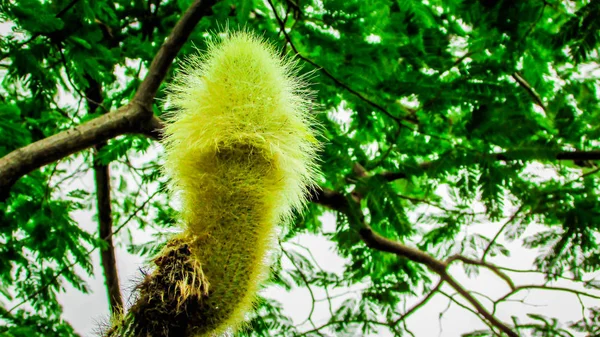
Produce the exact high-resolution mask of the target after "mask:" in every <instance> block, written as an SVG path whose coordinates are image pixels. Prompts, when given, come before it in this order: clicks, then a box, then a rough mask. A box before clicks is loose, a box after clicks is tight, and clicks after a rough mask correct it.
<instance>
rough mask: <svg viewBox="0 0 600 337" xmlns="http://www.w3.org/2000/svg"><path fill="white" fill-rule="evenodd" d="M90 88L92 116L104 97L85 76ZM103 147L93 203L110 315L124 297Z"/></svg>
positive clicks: (120, 306)
mask: <svg viewBox="0 0 600 337" xmlns="http://www.w3.org/2000/svg"><path fill="white" fill-rule="evenodd" d="M87 80H88V83H89V87H88V88H87V89H86V91H85V94H86V96H87V97H89V98H90V100H88V107H89V108H88V110H89V113H90V114H93V113H95V112H96V111H97V110H98V108H99V107H100V104H101V103H102V101H103V99H104V97H103V95H102V86H101V85H100V83H98V82H97V81H95V80H94V79H93V78H91V77H89V76H88V77H87ZM104 146H106V142H102V143H100V144H96V146H95V150H96V154H95V155H94V177H95V181H96V204H97V207H98V233H99V237H100V239H102V238H106V239H104V242H105V243H106V247H104V248H103V249H102V250H101V251H100V260H101V261H102V269H103V271H104V278H105V281H106V288H107V291H108V302H109V304H110V309H111V312H112V313H113V314H117V313H119V312H122V310H123V297H122V296H121V289H120V285H119V274H118V272H117V259H116V256H115V247H114V244H113V240H112V226H113V221H112V209H111V205H110V201H111V197H110V169H109V167H108V165H106V164H103V163H102V162H101V160H100V158H99V156H98V152H99V151H100V150H101V149H102V148H103V147H104Z"/></svg>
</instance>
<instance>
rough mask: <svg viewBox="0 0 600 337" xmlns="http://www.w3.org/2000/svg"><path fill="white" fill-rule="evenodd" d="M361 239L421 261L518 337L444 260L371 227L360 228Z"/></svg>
mask: <svg viewBox="0 0 600 337" xmlns="http://www.w3.org/2000/svg"><path fill="white" fill-rule="evenodd" d="M359 233H360V237H361V239H362V240H363V241H364V242H365V243H366V244H367V246H368V247H370V248H373V249H377V250H380V251H384V252H390V253H394V254H396V255H398V256H401V257H406V258H408V259H409V260H411V261H414V262H417V263H422V264H424V265H425V266H427V267H428V268H429V269H431V271H433V272H435V273H436V274H438V275H439V276H440V277H441V279H442V280H443V281H444V282H446V283H448V284H449V285H450V286H451V287H452V288H454V290H456V292H458V293H459V294H460V295H461V296H462V297H464V298H465V299H466V300H467V301H468V302H469V303H470V304H471V305H472V306H473V307H474V308H475V310H476V311H477V312H478V313H479V314H480V315H481V316H483V317H484V318H485V319H486V320H488V321H489V322H490V323H491V324H492V325H494V326H495V327H497V328H499V329H500V330H502V331H503V332H504V333H505V334H507V335H508V336H510V337H518V335H517V333H516V332H514V331H513V330H512V329H511V328H510V327H509V326H507V325H506V324H504V323H503V322H502V321H500V320H499V319H497V318H496V317H495V316H494V315H492V314H491V313H490V312H489V311H488V310H487V309H485V308H484V307H483V305H482V304H481V303H479V301H477V299H476V298H475V297H473V295H471V294H470V293H469V292H468V291H467V290H466V289H465V288H463V287H462V285H460V284H459V283H458V282H457V281H456V280H455V279H454V278H453V277H452V276H451V275H450V274H449V273H448V272H447V268H448V264H447V263H446V262H444V261H440V260H437V259H436V258H434V257H433V256H431V255H429V254H427V253H425V252H423V251H420V250H418V249H416V248H412V247H409V246H406V245H403V244H401V243H399V242H395V241H392V240H389V239H386V238H384V237H382V236H380V235H379V234H377V233H375V232H373V230H371V228H369V227H367V226H365V227H364V228H363V229H361V230H360V232H359Z"/></svg>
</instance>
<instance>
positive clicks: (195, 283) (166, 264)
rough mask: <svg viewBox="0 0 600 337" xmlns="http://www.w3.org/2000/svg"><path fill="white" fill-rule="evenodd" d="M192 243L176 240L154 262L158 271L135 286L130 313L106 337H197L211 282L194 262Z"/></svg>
mask: <svg viewBox="0 0 600 337" xmlns="http://www.w3.org/2000/svg"><path fill="white" fill-rule="evenodd" d="M192 243H193V242H185V241H183V240H182V239H179V238H175V239H172V240H171V241H170V242H168V243H167V246H166V247H165V249H164V250H163V251H162V252H161V254H160V255H159V256H158V257H156V258H155V259H154V264H155V265H156V269H155V270H154V272H153V273H151V274H149V275H146V277H145V278H144V280H143V281H142V282H141V283H140V284H139V285H138V286H137V287H136V291H137V298H136V300H135V304H134V305H133V306H132V307H131V309H130V310H129V312H128V313H127V314H126V315H124V316H121V317H120V318H116V319H115V322H114V323H113V325H112V327H111V328H110V329H109V330H108V331H107V332H106V333H105V336H106V337H185V336H194V335H195V334H196V332H197V331H196V329H197V327H199V326H202V325H203V323H205V322H202V317H201V315H200V313H201V311H202V302H203V299H204V298H205V297H206V296H207V295H208V281H207V280H206V278H205V276H204V273H203V272H202V266H201V265H200V262H199V261H198V260H196V259H194V257H193V256H194V255H193V248H192V247H193V246H194V245H193V244H192Z"/></svg>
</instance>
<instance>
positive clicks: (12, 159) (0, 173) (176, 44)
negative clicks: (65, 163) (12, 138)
mask: <svg viewBox="0 0 600 337" xmlns="http://www.w3.org/2000/svg"><path fill="white" fill-rule="evenodd" d="M215 2H216V0H196V1H194V3H192V5H191V6H190V7H189V9H188V10H187V12H186V13H185V14H184V15H183V16H182V18H181V19H180V20H179V22H178V23H177V25H175V28H174V29H173V31H172V32H171V34H170V35H169V37H168V38H167V39H166V41H165V42H164V44H163V46H162V47H161V49H160V50H159V52H158V54H157V55H156V56H155V58H154V60H153V61H152V64H151V65H150V69H149V70H148V75H147V76H146V78H145V79H144V80H143V82H142V84H141V85H140V87H139V88H138V90H137V92H136V95H135V98H134V100H133V101H132V102H131V103H130V104H128V105H126V106H123V107H121V108H119V109H117V110H116V111H113V112H110V113H107V114H105V115H103V116H100V117H98V118H96V119H94V120H91V121H89V122H87V123H84V124H82V125H79V126H77V127H75V128H73V129H69V130H66V131H63V132H60V133H58V134H56V135H53V136H50V137H48V138H45V139H42V140H40V141H37V142H35V143H32V144H30V145H28V146H25V147H23V148H20V149H17V150H15V151H13V152H11V153H9V154H8V155H6V156H4V157H3V158H0V200H4V199H6V197H8V193H9V189H10V187H11V186H12V184H14V183H15V182H16V181H17V180H18V179H19V178H20V177H22V176H23V175H25V174H27V173H29V172H31V171H33V170H35V169H37V168H40V167H42V166H44V165H47V164H49V163H52V162H54V161H56V160H58V159H60V158H63V157H66V156H68V155H71V154H73V153H76V152H78V151H81V150H83V149H86V148H89V147H91V146H94V145H96V144H99V143H102V142H104V141H107V140H108V139H111V138H114V137H116V136H118V135H122V134H127V133H142V134H146V135H149V136H152V137H159V136H160V132H159V131H158V129H159V128H158V126H159V125H161V123H159V120H158V119H157V118H155V117H154V116H153V114H152V108H151V106H152V100H153V99H154V96H155V95H156V92H157V90H158V87H159V86H160V83H161V82H162V81H163V79H164V78H165V76H166V73H167V70H168V69H169V66H170V65H171V63H172V62H173V59H174V58H175V56H176V55H177V53H178V52H179V50H180V49H181V47H182V46H183V44H184V43H185V41H186V39H187V38H188V37H189V35H190V34H191V32H192V30H193V28H194V26H195V25H196V24H197V23H198V21H199V20H200V19H201V18H202V16H203V15H204V14H206V13H208V12H209V11H210V9H211V7H212V6H213V4H214V3H215Z"/></svg>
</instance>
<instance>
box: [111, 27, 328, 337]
mask: <svg viewBox="0 0 600 337" xmlns="http://www.w3.org/2000/svg"><path fill="white" fill-rule="evenodd" d="M223 35H224V37H222V38H221V39H220V41H219V42H216V43H213V44H211V45H210V46H209V48H208V50H207V51H206V52H205V53H203V54H202V55H197V56H193V57H191V58H189V59H188V60H187V62H186V64H185V66H184V67H183V69H182V71H181V72H180V74H179V76H178V77H177V78H176V80H175V82H174V83H173V84H172V85H171V87H170V88H169V98H168V103H169V104H171V105H172V106H173V107H174V112H173V113H172V114H171V115H170V116H169V118H168V121H167V126H166V128H165V140H164V145H165V155H164V159H165V164H164V172H165V174H166V176H167V177H168V178H169V181H170V187H171V191H172V193H173V194H174V195H175V196H176V197H177V198H179V200H180V201H181V211H180V220H181V221H180V222H181V223H182V224H183V226H184V228H183V231H182V233H181V234H178V235H177V237H175V238H173V239H171V240H170V242H169V243H168V244H167V247H166V248H165V249H164V250H163V252H162V253H160V254H159V256H158V257H157V258H155V260H154V262H155V264H156V268H155V270H154V271H153V272H152V273H151V274H149V275H147V276H146V278H145V279H144V280H143V281H142V282H141V283H140V284H139V285H138V295H137V300H136V302H135V304H134V305H133V306H132V307H131V309H130V310H129V312H128V313H127V314H125V315H123V316H122V317H117V318H115V319H114V323H113V325H112V327H111V329H110V330H109V331H108V332H107V334H106V335H107V336H110V337H117V336H120V337H125V336H135V337H146V336H152V337H159V336H197V337H205V336H207V337H208V336H221V335H223V334H225V333H227V332H231V331H235V330H237V329H239V328H240V327H241V326H243V322H244V318H245V315H246V314H247V313H248V312H249V311H250V310H251V309H252V307H253V304H254V300H255V297H256V294H257V291H258V289H259V286H260V284H261V282H262V281H264V279H265V278H266V276H267V275H268V270H269V255H270V254H269V253H270V252H271V251H272V249H273V248H274V239H275V236H276V232H277V231H276V228H277V226H278V225H279V224H283V223H285V222H287V221H288V220H289V219H290V218H291V215H292V212H293V211H294V210H300V209H301V208H302V207H303V206H304V204H305V202H306V194H307V190H308V188H310V187H311V186H312V185H313V184H314V179H315V176H316V174H317V168H316V164H315V157H316V150H317V148H318V142H317V140H316V138H315V136H314V127H313V126H314V121H313V119H312V118H311V116H310V115H309V104H310V97H309V96H310V95H309V94H310V92H309V91H308V90H307V89H306V86H305V84H304V81H303V80H302V79H301V78H299V77H298V76H297V65H296V63H295V62H294V61H292V60H291V59H289V58H281V57H279V55H278V53H277V51H276V49H275V48H273V47H272V46H270V45H269V44H267V43H266V42H265V41H263V40H261V39H260V38H259V37H257V36H255V35H253V34H250V33H248V32H228V33H225V34H223Z"/></svg>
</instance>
